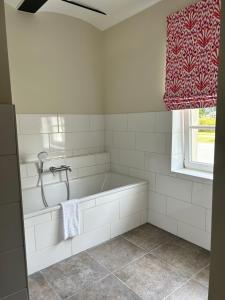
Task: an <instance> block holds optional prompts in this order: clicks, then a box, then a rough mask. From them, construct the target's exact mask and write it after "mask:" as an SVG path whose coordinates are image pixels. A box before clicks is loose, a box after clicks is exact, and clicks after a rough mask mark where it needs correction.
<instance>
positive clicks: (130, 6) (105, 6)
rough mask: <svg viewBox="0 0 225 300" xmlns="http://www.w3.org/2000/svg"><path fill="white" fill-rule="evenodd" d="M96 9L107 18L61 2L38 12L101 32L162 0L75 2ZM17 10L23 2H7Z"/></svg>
mask: <svg viewBox="0 0 225 300" xmlns="http://www.w3.org/2000/svg"><path fill="white" fill-rule="evenodd" d="M34 1H35V0H34ZM74 1H77V2H79V3H81V4H85V5H89V6H91V7H95V8H97V9H100V10H102V11H104V12H106V13H107V16H104V15H100V14H97V13H95V12H91V11H88V10H86V9H83V8H80V7H77V6H74V5H71V4H68V3H66V2H63V1H61V0H48V1H47V2H46V4H44V5H43V6H42V8H41V9H40V10H39V11H38V12H55V13H61V14H64V15H69V16H72V17H76V18H79V19H82V20H84V21H86V22H88V23H90V24H92V25H94V26H95V27H97V28H99V29H100V30H106V29H108V28H110V27H111V26H113V25H115V24H117V23H120V22H121V21H123V20H125V19H127V18H129V17H131V16H133V15H135V14H137V13H139V12H141V11H143V10H144V9H146V8H148V7H150V6H152V5H153V4H155V3H157V2H159V1H161V0H74ZM5 2H6V3H8V4H9V5H11V6H13V7H15V8H17V7H18V5H19V4H20V3H21V2H23V1H22V0H5Z"/></svg>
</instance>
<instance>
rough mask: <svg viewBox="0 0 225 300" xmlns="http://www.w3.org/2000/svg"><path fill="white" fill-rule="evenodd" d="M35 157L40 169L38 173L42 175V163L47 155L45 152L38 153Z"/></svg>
mask: <svg viewBox="0 0 225 300" xmlns="http://www.w3.org/2000/svg"><path fill="white" fill-rule="evenodd" d="M37 157H38V160H39V169H40V172H41V173H42V172H43V168H44V161H46V159H47V158H48V153H47V152H45V151H43V152H40V153H38V155H37Z"/></svg>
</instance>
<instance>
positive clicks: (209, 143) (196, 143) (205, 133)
mask: <svg viewBox="0 0 225 300" xmlns="http://www.w3.org/2000/svg"><path fill="white" fill-rule="evenodd" d="M191 133H192V134H191V138H192V151H191V153H192V157H191V160H192V161H193V162H199V163H206V164H213V163H214V146H215V130H207V129H191Z"/></svg>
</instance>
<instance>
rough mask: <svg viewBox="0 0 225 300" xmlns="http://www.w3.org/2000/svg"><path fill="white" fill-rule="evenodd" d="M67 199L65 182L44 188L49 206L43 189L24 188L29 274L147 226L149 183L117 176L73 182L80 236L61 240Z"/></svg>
mask: <svg viewBox="0 0 225 300" xmlns="http://www.w3.org/2000/svg"><path fill="white" fill-rule="evenodd" d="M66 195H67V193H66V185H65V183H64V182H60V183H57V184H49V185H46V186H45V196H46V199H47V202H48V205H49V207H48V208H45V207H44V205H43V203H42V199H41V191H40V187H35V188H29V189H24V190H23V210H24V224H25V240H26V252H27V263H28V273H29V274H32V273H34V272H37V271H40V270H42V269H44V268H46V267H48V266H50V265H52V264H54V263H57V262H59V261H61V260H63V259H65V258H68V257H70V256H72V255H75V254H77V253H79V252H81V251H84V250H87V249H88V248H91V247H93V246H96V245H98V244H100V243H103V242H105V241H107V240H109V239H111V238H114V237H116V236H118V235H120V234H123V233H125V232H127V231H129V230H131V229H133V228H135V227H138V226H140V225H141V224H144V223H146V222H147V204H148V183H147V182H145V181H143V180H139V179H136V178H132V177H128V176H123V175H119V174H115V173H103V174H99V175H94V176H88V177H84V178H79V179H75V180H71V181H70V196H71V197H70V198H71V199H79V207H80V212H81V234H80V235H79V236H76V237H74V238H73V239H70V240H67V241H61V240H60V239H59V236H58V232H59V210H60V206H59V203H60V202H62V201H66Z"/></svg>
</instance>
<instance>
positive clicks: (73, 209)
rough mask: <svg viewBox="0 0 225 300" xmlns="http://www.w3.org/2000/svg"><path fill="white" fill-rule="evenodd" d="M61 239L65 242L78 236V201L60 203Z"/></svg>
mask: <svg viewBox="0 0 225 300" xmlns="http://www.w3.org/2000/svg"><path fill="white" fill-rule="evenodd" d="M60 205H61V218H60V219H61V224H60V227H61V228H60V232H61V236H62V239H64V240H67V239H69V238H73V237H75V236H76V235H79V234H80V211H79V200H69V201H65V202H62V203H60Z"/></svg>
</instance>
